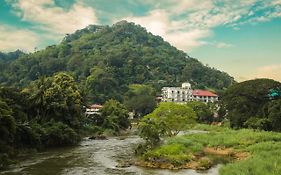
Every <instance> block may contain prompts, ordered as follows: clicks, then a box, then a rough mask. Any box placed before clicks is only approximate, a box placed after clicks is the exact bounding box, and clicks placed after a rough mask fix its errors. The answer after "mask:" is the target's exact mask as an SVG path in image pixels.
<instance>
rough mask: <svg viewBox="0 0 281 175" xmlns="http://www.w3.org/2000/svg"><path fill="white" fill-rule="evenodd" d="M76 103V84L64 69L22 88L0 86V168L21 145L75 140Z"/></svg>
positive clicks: (38, 146) (78, 99) (35, 146)
mask: <svg viewBox="0 0 281 175" xmlns="http://www.w3.org/2000/svg"><path fill="white" fill-rule="evenodd" d="M80 107H81V97H80V94H79V91H78V88H77V86H76V84H75V82H74V80H73V78H72V77H70V76H69V75H67V74H65V73H58V74H56V75H54V77H48V78H44V77H43V78H41V79H40V80H38V81H36V82H34V83H33V84H31V85H30V87H29V88H26V89H24V90H22V91H20V90H18V89H15V88H8V87H0V133H1V134H0V160H1V162H0V169H2V168H5V167H6V166H7V165H8V164H10V163H11V161H10V159H11V158H12V157H14V156H15V155H16V154H17V153H18V152H19V151H20V150H21V149H26V148H28V149H32V148H33V149H38V150H39V149H42V148H47V147H54V146H63V145H72V144H76V143H77V142H78V141H79V140H80V137H79V135H78V134H77V133H76V132H77V130H78V129H79V127H80V117H81V110H80ZM71 127H72V128H71ZM74 129H75V130H76V131H75V130H74Z"/></svg>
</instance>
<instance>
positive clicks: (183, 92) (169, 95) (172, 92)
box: [162, 83, 218, 103]
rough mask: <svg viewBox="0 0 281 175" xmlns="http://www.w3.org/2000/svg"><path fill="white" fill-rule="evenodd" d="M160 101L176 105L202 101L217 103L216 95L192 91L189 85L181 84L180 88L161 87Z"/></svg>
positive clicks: (208, 92) (204, 91)
mask: <svg viewBox="0 0 281 175" xmlns="http://www.w3.org/2000/svg"><path fill="white" fill-rule="evenodd" d="M162 101H165V102H176V103H185V102H189V101H202V102H205V103H208V102H212V103H213V102H216V101H218V95H216V94H214V93H212V92H210V91H206V90H200V89H196V90H192V88H191V84H190V83H183V84H182V86H181V87H163V88H162Z"/></svg>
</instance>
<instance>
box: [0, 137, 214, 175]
mask: <svg viewBox="0 0 281 175" xmlns="http://www.w3.org/2000/svg"><path fill="white" fill-rule="evenodd" d="M140 142H141V139H140V138H139V137H137V136H127V137H110V138H109V139H108V140H90V139H84V140H83V141H82V142H80V144H79V145H78V146H76V147H69V148H58V149H53V150H48V151H45V152H41V153H35V154H32V155H28V156H26V157H21V159H20V161H19V163H18V164H16V165H14V166H13V167H12V168H11V169H10V170H8V171H4V172H0V174H1V175H2V174H3V175H56V174H59V175H80V174H81V175H88V174H89V175H174V174H178V175H202V174H204V175H217V174H218V169H219V167H214V168H212V169H210V170H208V171H206V172H201V173H200V172H196V171H194V170H179V171H170V170H162V169H147V168H142V167H136V166H130V167H126V168H118V164H119V163H120V161H127V160H130V159H132V158H133V150H134V147H135V146H136V145H137V144H138V143H140Z"/></svg>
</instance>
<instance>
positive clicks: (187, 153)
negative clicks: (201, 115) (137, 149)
mask: <svg viewBox="0 0 281 175" xmlns="http://www.w3.org/2000/svg"><path fill="white" fill-rule="evenodd" d="M199 127H201V128H203V127H204V128H205V129H206V130H208V133H194V134H186V135H183V136H176V137H173V138H169V139H167V140H166V141H165V142H164V143H163V144H162V145H161V146H159V147H156V148H154V149H152V150H149V151H147V152H146V153H145V154H143V155H142V156H141V161H140V163H139V165H145V166H150V167H157V168H171V169H177V168H194V169H208V168H210V167H211V166H212V165H213V164H215V163H217V161H218V156H219V157H221V158H222V159H224V160H225V161H226V162H228V163H227V164H226V165H225V166H223V167H222V168H221V169H220V174H223V175H229V174H245V175H246V174H255V175H258V174H260V175H263V174H271V175H278V174H280V173H281V168H280V166H278V165H280V164H281V158H280V157H281V156H280V155H281V133H276V132H266V131H254V130H249V129H241V130H232V129H229V128H225V127H217V126H203V127H202V125H201V126H199ZM214 155H215V156H214Z"/></svg>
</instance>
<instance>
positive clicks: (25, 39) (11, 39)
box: [0, 25, 39, 52]
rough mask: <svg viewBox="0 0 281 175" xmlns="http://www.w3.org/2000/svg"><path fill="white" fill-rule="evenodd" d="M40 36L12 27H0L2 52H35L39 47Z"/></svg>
mask: <svg viewBox="0 0 281 175" xmlns="http://www.w3.org/2000/svg"><path fill="white" fill-rule="evenodd" d="M38 43H39V36H38V35H37V34H35V33H33V32H31V31H28V30H22V29H16V28H13V27H11V26H6V25H1V26H0V50H1V51H6V52H10V51H15V50H17V49H20V50H23V51H33V49H34V48H35V47H37V46H38Z"/></svg>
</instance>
